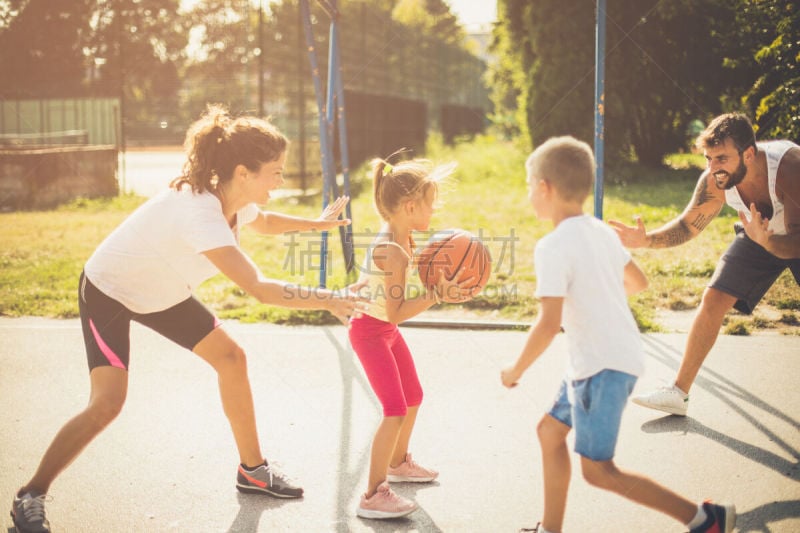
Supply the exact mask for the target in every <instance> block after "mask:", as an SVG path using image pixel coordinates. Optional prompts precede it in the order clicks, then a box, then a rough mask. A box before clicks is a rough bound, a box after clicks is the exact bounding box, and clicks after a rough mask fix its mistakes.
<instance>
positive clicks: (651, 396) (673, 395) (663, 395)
mask: <svg viewBox="0 0 800 533" xmlns="http://www.w3.org/2000/svg"><path fill="white" fill-rule="evenodd" d="M631 401H632V402H633V403H635V404H639V405H642V406H644V407H649V408H650V409H656V410H658V411H664V412H665V413H669V414H672V415H678V416H686V411H687V410H688V409H689V395H688V394H686V393H685V392H683V391H682V390H680V389H679V388H678V387H676V386H674V385H672V386H670V387H660V388H658V389H656V390H654V391H650V392H648V393H645V394H640V395H638V396H634V397H633V398H631Z"/></svg>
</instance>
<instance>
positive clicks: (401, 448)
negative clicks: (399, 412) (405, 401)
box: [387, 405, 419, 466]
mask: <svg viewBox="0 0 800 533" xmlns="http://www.w3.org/2000/svg"><path fill="white" fill-rule="evenodd" d="M418 411H419V405H415V406H414V407H409V408H408V412H407V413H406V416H405V418H404V420H403V423H402V425H401V426H400V433H399V435H398V436H397V443H396V444H395V446H394V452H393V453H392V457H391V461H389V465H391V466H399V465H400V464H402V463H403V461H405V460H406V455H407V454H408V443H409V441H410V440H411V432H412V431H414V422H416V420H417V412H418ZM389 465H387V466H389Z"/></svg>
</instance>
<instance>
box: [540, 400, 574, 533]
mask: <svg viewBox="0 0 800 533" xmlns="http://www.w3.org/2000/svg"><path fill="white" fill-rule="evenodd" d="M570 429H572V428H570V427H569V426H567V425H566V424H563V423H562V422H559V421H558V420H557V419H555V418H553V417H552V416H550V415H549V414H547V415H544V416H543V417H542V419H541V420H540V421H539V424H538V425H537V426H536V433H537V435H538V436H539V445H540V446H541V448H542V475H543V477H544V514H543V516H542V527H543V528H544V529H546V530H547V531H554V532H559V531H561V527H562V525H563V523H564V512H565V510H566V507H567V491H568V489H569V480H570V477H571V476H572V467H571V464H570V459H569V449H567V434H568V433H569V431H570Z"/></svg>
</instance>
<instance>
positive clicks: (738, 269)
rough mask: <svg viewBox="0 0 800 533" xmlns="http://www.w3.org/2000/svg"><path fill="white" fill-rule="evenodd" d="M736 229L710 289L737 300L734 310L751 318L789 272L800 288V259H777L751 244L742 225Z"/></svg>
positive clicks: (712, 279)
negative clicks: (771, 288)
mask: <svg viewBox="0 0 800 533" xmlns="http://www.w3.org/2000/svg"><path fill="white" fill-rule="evenodd" d="M734 229H735V230H736V237H735V238H734V239H733V243H731V245H730V246H729V247H728V249H727V250H725V253H724V254H723V255H722V258H721V259H720V260H719V263H717V268H716V270H715V271H714V275H713V276H712V277H711V283H710V284H709V287H711V288H713V289H717V290H720V291H722V292H724V293H726V294H730V295H731V296H734V297H735V298H737V301H736V303H735V304H734V306H733V307H734V308H735V309H736V310H738V311H740V312H742V313H745V314H748V315H749V314H750V313H752V312H753V309H755V307H756V305H757V304H758V302H760V301H761V298H763V297H764V295H765V294H766V293H767V291H768V290H769V288H770V287H772V284H773V283H775V280H776V279H778V276H780V275H781V273H783V271H784V270H786V269H787V268H788V269H790V270H791V271H792V274H794V279H795V281H797V283H798V284H800V259H781V258H780V257H776V256H774V255H772V254H771V253H769V252H768V251H766V250H765V249H764V248H763V247H762V246H761V245H760V244H756V243H755V242H754V241H752V240H751V239H750V237H748V236H747V234H746V233H745V232H744V228H743V227H742V226H741V224H738V223H737V224H736V225H735V226H734Z"/></svg>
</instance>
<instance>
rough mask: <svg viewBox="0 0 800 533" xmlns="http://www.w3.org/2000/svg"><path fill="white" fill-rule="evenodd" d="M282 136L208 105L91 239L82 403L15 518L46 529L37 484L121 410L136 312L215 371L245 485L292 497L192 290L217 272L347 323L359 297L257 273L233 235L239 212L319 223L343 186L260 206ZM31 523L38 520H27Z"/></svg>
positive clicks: (307, 225)
mask: <svg viewBox="0 0 800 533" xmlns="http://www.w3.org/2000/svg"><path fill="white" fill-rule="evenodd" d="M287 144H288V142H287V140H286V138H285V137H284V136H283V135H282V134H281V133H280V132H279V131H278V130H277V129H276V128H275V127H274V126H272V125H271V124H270V123H268V122H266V121H264V120H261V119H258V118H254V117H239V118H233V117H231V116H230V115H229V114H228V112H227V111H226V110H225V109H224V108H222V107H220V106H209V108H208V110H207V112H206V113H205V114H204V115H203V117H202V118H200V119H199V120H198V121H197V122H195V123H194V124H193V125H192V126H191V128H190V129H189V131H188V133H187V135H186V143H185V147H186V151H187V154H188V160H187V162H186V164H185V165H184V168H183V175H182V176H181V177H179V178H177V179H176V180H174V181H173V182H172V184H171V186H170V189H169V190H167V191H164V192H163V193H161V194H159V195H158V196H156V197H154V198H152V199H150V200H149V201H148V202H146V203H145V204H143V205H142V206H141V207H139V208H138V209H137V210H136V211H135V212H134V213H133V214H132V215H131V216H130V217H128V218H127V219H126V220H125V221H124V222H123V223H122V224H121V225H120V226H119V227H118V228H117V229H116V230H114V231H113V232H112V233H111V234H110V235H109V236H108V237H107V238H106V239H105V240H104V241H103V242H102V243H101V244H100V246H99V247H98V248H97V250H96V251H95V252H94V254H93V255H92V257H91V258H90V259H89V261H88V262H87V263H86V266H85V269H84V273H83V274H82V275H81V281H80V294H79V303H80V314H81V322H82V324H83V332H84V339H85V343H86V352H87V356H88V360H89V369H90V376H91V388H92V390H91V397H90V401H89V405H88V406H87V407H86V409H85V410H84V411H83V412H81V413H80V414H78V415H77V416H76V417H75V418H73V419H72V420H70V421H69V422H67V424H66V425H65V426H64V427H63V428H62V429H61V431H60V432H59V433H58V434H57V435H56V437H55V439H54V441H53V443H52V444H51V445H50V447H49V448H48V450H47V452H46V453H45V455H44V457H43V458H42V461H41V463H40V465H39V468H38V469H37V471H36V473H35V474H34V476H33V478H31V480H30V481H29V482H28V483H27V484H26V485H25V486H24V487H22V488H21V489H20V491H19V492H18V494H17V496H16V497H15V500H14V507H13V510H12V514H13V516H14V521H15V523H16V524H17V526H18V527H20V528H21V529H25V530H28V529H30V530H36V531H38V530H43V531H49V529H48V528H49V526H48V524H47V520H46V518H45V515H44V495H45V494H46V493H47V491H48V489H49V488H50V484H51V483H52V482H53V480H54V479H55V478H56V476H57V475H58V474H59V473H60V472H61V471H62V470H63V469H64V468H66V467H67V465H69V464H70V463H71V462H72V460H74V459H75V458H76V457H77V456H78V454H79V453H80V452H81V451H82V450H83V448H84V447H85V446H86V445H87V444H88V443H89V442H90V441H91V440H92V439H93V438H94V437H95V436H96V435H97V434H98V433H100V432H101V431H102V430H103V428H105V427H106V426H107V425H108V424H109V423H110V422H111V421H112V420H113V419H114V418H115V417H116V415H117V414H118V413H119V412H120V409H121V408H122V405H123V403H124V401H125V396H126V392H127V386H128V372H127V370H128V363H129V351H130V346H129V330H130V322H131V320H135V321H137V322H140V323H142V324H144V325H146V326H147V327H150V328H152V329H153V330H155V331H157V332H159V333H160V334H162V335H164V336H165V337H167V338H169V339H171V340H173V341H174V342H176V343H178V344H180V345H181V346H184V347H185V348H187V349H189V350H191V351H193V352H194V353H195V354H197V355H198V356H200V357H201V358H202V359H204V360H205V361H207V362H208V363H209V364H210V365H211V366H212V367H213V368H214V369H215V370H216V371H217V373H218V374H219V387H220V395H221V397H222V404H223V408H224V410H225V414H226V415H227V417H228V420H229V421H230V424H231V429H232V430H233V435H234V439H235V441H236V445H237V447H238V450H239V455H240V459H241V464H240V466H239V469H238V474H237V476H238V477H237V488H238V489H239V490H240V491H243V492H255V493H261V494H269V495H271V496H276V497H280V498H298V497H301V496H302V494H303V489H302V488H299V487H296V486H293V484H292V483H290V482H289V481H288V480H287V479H286V478H285V477H284V476H283V475H282V474H280V473H279V472H278V471H277V470H276V469H275V468H273V467H272V465H269V464H268V463H267V461H266V460H265V459H264V456H263V454H262V453H261V447H260V444H259V441H258V433H257V430H256V422H255V414H254V408H253V399H252V395H251V391H250V384H249V381H248V377H247V365H246V357H245V353H244V351H243V350H242V348H241V347H240V346H239V345H238V344H237V343H236V341H234V340H233V339H232V338H231V337H230V336H229V335H228V332H227V331H226V329H225V328H224V327H220V322H219V320H218V319H217V318H216V317H215V316H214V314H213V313H212V312H211V311H210V310H208V309H207V308H206V307H205V306H204V305H203V304H202V303H200V302H199V301H198V300H197V299H196V298H195V297H194V296H193V292H194V289H195V288H196V287H197V286H198V285H199V284H200V283H202V282H203V281H205V280H207V279H208V278H210V277H211V276H213V275H215V274H216V273H218V272H222V273H223V274H224V275H226V276H227V277H228V278H230V279H231V280H232V281H233V282H234V283H236V284H237V285H238V286H239V287H241V288H242V289H244V290H245V291H247V292H248V293H249V294H251V295H252V296H254V297H255V298H256V299H258V300H259V301H261V302H264V303H269V304H274V305H281V306H284V307H291V308H295V309H300V308H307V309H327V310H328V311H330V312H331V313H333V314H334V315H336V316H337V317H338V318H339V319H340V320H342V321H343V322H345V323H346V321H347V319H348V317H349V315H351V314H353V313H354V312H355V306H356V304H357V302H358V300H359V299H358V298H357V297H355V296H353V295H350V294H346V295H340V294H337V293H335V292H332V291H328V290H325V289H317V288H306V287H300V286H297V285H292V284H289V283H285V282H282V281H277V280H272V279H267V278H265V277H264V275H263V274H262V273H261V272H260V271H259V269H258V267H257V266H256V265H255V264H254V262H253V261H252V260H251V259H250V258H249V257H248V256H247V255H246V254H245V253H244V252H243V251H242V249H241V248H240V247H239V229H240V228H241V227H242V226H243V225H245V224H247V225H249V226H250V227H251V228H252V229H254V230H255V231H257V232H259V233H264V234H277V233H284V232H288V231H311V230H328V229H331V228H334V227H337V226H340V225H343V224H348V223H349V220H339V219H338V217H339V214H340V213H341V211H342V209H343V208H344V206H345V205H346V203H347V201H348V198H346V197H345V198H339V199H338V200H337V201H336V202H334V203H332V204H331V205H330V206H329V207H328V208H327V209H326V210H325V211H324V212H323V213H322V215H321V216H320V217H319V218H317V219H314V220H312V219H304V218H297V217H291V216H286V215H281V214H277V213H274V212H267V211H261V210H260V209H259V208H258V207H257V205H260V204H265V203H266V202H267V201H268V200H269V198H270V192H271V191H273V190H274V189H276V188H277V187H280V186H281V185H282V184H283V174H282V173H283V167H284V163H285V160H286V149H287ZM37 528H38V529H37Z"/></svg>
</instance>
